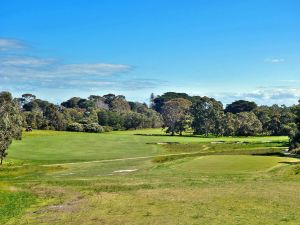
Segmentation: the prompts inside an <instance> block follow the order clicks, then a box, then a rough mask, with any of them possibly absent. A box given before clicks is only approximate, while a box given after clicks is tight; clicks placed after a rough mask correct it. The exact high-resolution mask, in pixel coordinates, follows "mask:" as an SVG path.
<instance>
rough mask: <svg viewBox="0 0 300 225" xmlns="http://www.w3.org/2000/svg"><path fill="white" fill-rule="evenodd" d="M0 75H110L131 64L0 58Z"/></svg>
mask: <svg viewBox="0 0 300 225" xmlns="http://www.w3.org/2000/svg"><path fill="white" fill-rule="evenodd" d="M0 65H1V67H0V76H2V77H18V78H24V79H25V78H45V79H46V78H58V77H74V76H79V77H82V76H85V77H89V76H99V77H102V76H111V75H115V74H119V73H124V72H128V71H130V70H131V69H132V67H131V66H129V65H125V64H108V63H90V64H87V63H86V64H80V63H78V64H60V63H58V62H57V61H55V60H54V59H41V58H34V57H6V58H0Z"/></svg>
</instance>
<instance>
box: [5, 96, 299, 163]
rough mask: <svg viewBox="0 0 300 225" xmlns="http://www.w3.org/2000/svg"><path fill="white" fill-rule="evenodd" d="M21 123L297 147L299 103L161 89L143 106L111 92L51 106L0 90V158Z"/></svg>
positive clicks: (39, 100) (16, 133) (20, 129)
mask: <svg viewBox="0 0 300 225" xmlns="http://www.w3.org/2000/svg"><path fill="white" fill-rule="evenodd" d="M26 127H27V128H28V127H30V128H33V129H50V130H58V131H73V132H97V133H98V132H109V131H112V130H128V129H140V128H159V127H162V128H165V131H166V133H170V134H171V135H175V134H179V135H182V134H183V132H185V131H189V132H192V134H194V135H203V136H210V135H213V136H253V135H288V136H289V137H290V149H291V150H293V151H294V152H296V153H297V152H298V153H299V152H300V102H299V104H298V105H294V106H290V107H287V106H284V105H283V106H278V105H272V106H258V105H257V104H256V103H255V102H250V101H245V100H238V101H235V102H233V103H231V104H228V105H227V106H226V107H224V106H223V105H222V103H221V102H220V101H217V100H216V99H214V98H209V97H206V96H204V97H201V96H189V95H188V94H186V93H176V92H167V93H165V94H163V95H161V96H154V95H153V94H152V95H151V98H150V105H149V106H147V104H145V103H139V102H131V101H127V100H126V98H125V97H124V96H122V95H114V94H107V95H103V96H98V95H91V96H89V97H88V98H86V99H85V98H80V97H73V98H70V99H69V100H67V101H65V102H62V103H61V104H60V105H56V104H53V103H50V102H48V101H45V100H41V99H38V98H37V97H36V96H35V95H33V94H23V95H22V96H21V97H20V98H15V99H14V98H13V97H12V96H11V94H10V93H8V92H0V163H2V160H3V159H4V157H5V156H6V155H7V151H6V150H7V148H8V146H9V145H10V143H11V142H12V139H20V138H21V133H22V129H23V128H26Z"/></svg>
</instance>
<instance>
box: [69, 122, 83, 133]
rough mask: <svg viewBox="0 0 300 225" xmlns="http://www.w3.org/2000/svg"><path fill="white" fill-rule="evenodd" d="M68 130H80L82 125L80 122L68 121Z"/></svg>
mask: <svg viewBox="0 0 300 225" xmlns="http://www.w3.org/2000/svg"><path fill="white" fill-rule="evenodd" d="M67 130H68V131H73V132H82V131H83V125H82V124H80V123H70V124H69V125H68V127H67Z"/></svg>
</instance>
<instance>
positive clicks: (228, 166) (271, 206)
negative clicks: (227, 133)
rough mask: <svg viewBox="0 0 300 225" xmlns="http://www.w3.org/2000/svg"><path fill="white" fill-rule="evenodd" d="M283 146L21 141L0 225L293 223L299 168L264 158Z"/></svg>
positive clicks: (47, 135) (153, 138) (125, 139)
mask: <svg viewBox="0 0 300 225" xmlns="http://www.w3.org/2000/svg"><path fill="white" fill-rule="evenodd" d="M137 134H140V135H137ZM222 141H225V142H224V143H223V142H222ZM287 141H288V139H287V137H242V138H239V137H221V138H203V137H190V136H188V135H186V136H183V137H179V136H176V137H170V136H166V135H164V133H162V131H161V130H159V129H154V130H152V129H148V130H137V131H135V130H134V131H118V132H111V133H105V134H87V133H68V132H54V131H34V132H32V133H25V134H24V138H23V140H22V141H15V142H14V143H13V145H12V146H11V148H10V149H9V157H8V158H7V160H6V161H5V164H4V166H2V167H1V168H0V195H1V196H0V215H1V216H2V215H3V216H2V217H1V218H0V224H8V225H9V224H10V225H12V224H13V225H15V224H20V225H22V224H24V225H25V224H33V225H35V224H51V225H52V224H71V225H72V224H74V225H77V224H83V225H85V224H89V225H90V224H95V225H98V224H116V225H117V224H118V225H119V224H128V225H132V224H145V225H147V224H151V225H152V224H166V225H168V224H170V225H173V224H186V225H190V224H212V225H215V224H228V225H232V224H236V225H237V224H240V225H243V224H245V225H246V224H251V225H252V224H254V225H255V224H266V225H274V224H282V225H283V224H291V225H295V224H300V215H299V211H300V205H299V202H300V173H299V166H300V163H299V162H300V160H297V159H294V158H287V157H278V156H263V155H264V154H266V153H267V154H269V153H276V154H277V153H278V152H281V151H282V149H284V148H286V145H287ZM164 142H171V144H170V143H169V144H166V143H164ZM215 142H217V143H215ZM158 143H159V144H158ZM252 154H260V156H254V155H252ZM152 156H153V157H152ZM157 158H162V159H163V160H161V161H159V160H155V159H157ZM166 158H167V160H165V159H166ZM103 160H107V161H103ZM58 164H59V165H58Z"/></svg>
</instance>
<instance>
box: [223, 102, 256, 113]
mask: <svg viewBox="0 0 300 225" xmlns="http://www.w3.org/2000/svg"><path fill="white" fill-rule="evenodd" d="M256 107H257V105H256V103H255V102H249V101H245V100H238V101H235V102H233V103H231V104H229V105H227V106H226V108H225V113H228V112H230V113H233V114H236V113H240V112H250V111H252V110H254V109H255V108H256Z"/></svg>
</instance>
